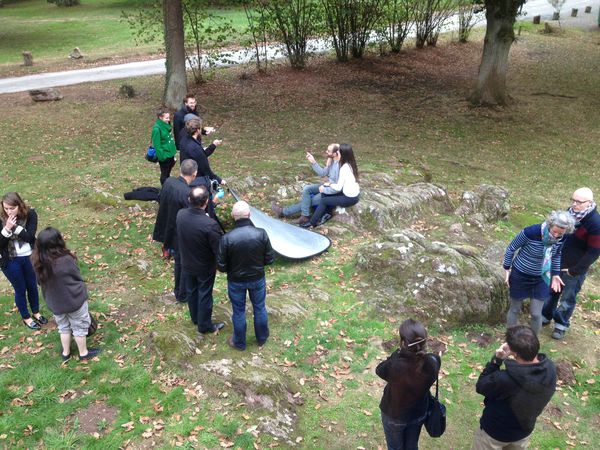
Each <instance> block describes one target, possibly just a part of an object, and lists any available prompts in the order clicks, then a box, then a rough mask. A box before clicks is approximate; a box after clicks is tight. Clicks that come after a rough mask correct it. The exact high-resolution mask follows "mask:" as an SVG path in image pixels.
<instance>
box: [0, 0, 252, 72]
mask: <svg viewBox="0 0 600 450" xmlns="http://www.w3.org/2000/svg"><path fill="white" fill-rule="evenodd" d="M149 3H150V2H149V1H144V0H138V1H123V0H84V1H82V2H81V5H78V6H74V7H70V8H58V7H57V6H55V5H54V4H51V3H48V2H47V1H46V0H23V1H19V2H15V3H9V4H7V5H6V6H4V7H3V8H0V21H1V23H2V27H0V42H1V45H0V64H16V63H21V62H22V60H23V59H22V56H21V52H22V51H25V50H27V51H31V52H32V53H33V57H34V62H38V63H39V62H41V61H46V60H55V61H56V60H65V61H66V60H67V56H68V55H69V53H70V52H71V50H73V48H75V47H79V48H80V49H81V51H82V52H83V53H84V55H85V56H86V59H89V60H94V59H99V58H105V57H118V56H135V55H146V54H152V53H157V52H158V51H159V49H160V48H161V47H162V45H163V41H162V36H161V35H160V34H157V36H156V39H155V41H154V42H151V43H148V44H141V45H139V46H136V45H135V43H134V39H133V34H132V31H131V29H130V28H129V26H128V25H127V23H126V22H124V21H123V20H122V18H121V16H122V12H126V13H129V14H132V13H135V11H136V10H137V8H138V5H145V4H149ZM211 12H212V13H213V14H215V15H218V16H220V17H223V18H226V19H228V20H231V21H232V23H233V26H234V27H235V28H236V29H238V30H243V29H245V27H246V26H247V24H246V17H245V15H244V12H243V11H242V10H241V9H235V8H230V9H216V8H213V9H211ZM34 67H35V66H34Z"/></svg>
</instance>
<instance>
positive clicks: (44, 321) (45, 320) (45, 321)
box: [32, 314, 48, 325]
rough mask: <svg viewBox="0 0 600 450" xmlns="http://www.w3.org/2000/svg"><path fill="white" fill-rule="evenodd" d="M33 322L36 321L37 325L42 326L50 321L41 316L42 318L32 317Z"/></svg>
mask: <svg viewBox="0 0 600 450" xmlns="http://www.w3.org/2000/svg"><path fill="white" fill-rule="evenodd" d="M32 319H33V320H35V321H36V322H37V323H39V324H40V325H46V324H47V323H48V319H46V318H45V317H44V316H42V315H41V314H40V317H35V316H33V317H32Z"/></svg>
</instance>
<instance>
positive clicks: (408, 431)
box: [381, 413, 424, 450]
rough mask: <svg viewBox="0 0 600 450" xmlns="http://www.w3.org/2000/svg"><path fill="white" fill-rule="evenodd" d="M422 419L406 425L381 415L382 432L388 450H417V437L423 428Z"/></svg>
mask: <svg viewBox="0 0 600 450" xmlns="http://www.w3.org/2000/svg"><path fill="white" fill-rule="evenodd" d="M423 420H424V419H423V418H421V419H417V420H414V421H411V422H408V423H404V422H400V421H398V420H396V419H392V418H391V417H388V416H386V415H385V414H384V413H381V422H382V423H383V432H384V433H385V441H386V442H387V448H388V450H416V449H418V448H419V435H420V434H421V427H422V426H423Z"/></svg>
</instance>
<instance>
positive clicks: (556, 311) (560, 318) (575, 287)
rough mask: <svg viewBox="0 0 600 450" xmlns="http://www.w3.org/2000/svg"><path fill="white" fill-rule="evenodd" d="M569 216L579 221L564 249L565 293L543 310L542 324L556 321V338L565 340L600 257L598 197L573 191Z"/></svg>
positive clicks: (582, 190)
mask: <svg viewBox="0 0 600 450" xmlns="http://www.w3.org/2000/svg"><path fill="white" fill-rule="evenodd" d="M569 213H571V215H572V216H573V218H574V219H575V232H574V233H573V234H570V235H568V236H567V239H566V241H565V243H564V245H563V249H562V260H561V279H562V281H563V284H564V287H563V288H562V292H559V293H553V294H552V296H551V297H550V299H549V300H548V301H546V304H545V305H544V309H543V311H542V315H543V318H542V323H543V325H548V324H549V323H550V322H551V321H552V320H554V331H553V332H552V338H553V339H562V338H563V337H564V336H565V333H566V332H567V330H568V329H569V325H570V319H571V315H573V311H574V310H575V305H576V304H577V294H578V293H579V291H580V290H581V287H582V286H583V282H584V281H585V276H586V274H587V272H588V270H589V268H590V266H591V265H592V264H593V263H594V261H596V259H598V256H600V214H598V211H597V210H596V203H594V194H593V193H592V190H591V189H590V188H587V187H583V188H579V189H577V190H576V191H575V192H573V197H572V198H571V207H570V208H569Z"/></svg>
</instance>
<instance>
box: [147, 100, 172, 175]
mask: <svg viewBox="0 0 600 450" xmlns="http://www.w3.org/2000/svg"><path fill="white" fill-rule="evenodd" d="M156 116H157V117H158V119H157V120H156V123H155V124H154V126H153V127H152V146H153V147H154V148H155V150H156V157H157V158H158V165H159V166H160V185H161V186H162V185H163V184H164V182H165V180H166V179H167V178H169V176H171V169H172V168H173V166H174V165H175V154H176V153H177V148H176V147H175V141H174V140H173V136H172V135H171V129H172V127H171V123H170V122H171V113H170V112H169V110H168V109H160V110H159V111H158V113H157V114H156Z"/></svg>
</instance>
